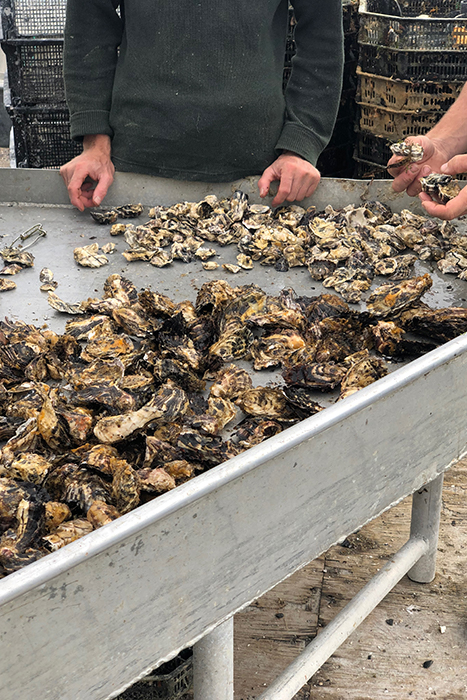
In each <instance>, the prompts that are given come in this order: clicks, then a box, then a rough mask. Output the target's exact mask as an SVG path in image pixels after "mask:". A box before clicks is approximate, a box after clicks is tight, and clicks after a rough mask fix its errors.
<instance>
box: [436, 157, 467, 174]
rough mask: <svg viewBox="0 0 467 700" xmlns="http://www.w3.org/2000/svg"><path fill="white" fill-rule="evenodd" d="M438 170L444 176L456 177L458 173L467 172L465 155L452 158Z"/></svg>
mask: <svg viewBox="0 0 467 700" xmlns="http://www.w3.org/2000/svg"><path fill="white" fill-rule="evenodd" d="M440 170H441V172H442V173H446V175H458V174H459V173H465V172H467V154H465V153H464V154H462V155H459V156H454V158H451V160H448V162H447V163H444V164H443V165H442V166H441V168H440Z"/></svg>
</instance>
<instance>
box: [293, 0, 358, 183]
mask: <svg viewBox="0 0 467 700" xmlns="http://www.w3.org/2000/svg"><path fill="white" fill-rule="evenodd" d="M342 14H343V25H344V40H345V65H344V80H343V85H342V93H341V102H340V107H339V113H338V115H337V121H336V124H335V127H334V131H333V134H332V137H331V140H330V142H329V144H328V146H327V147H326V148H325V150H324V151H323V152H322V154H321V156H320V158H319V160H318V164H317V165H318V168H319V170H320V172H321V174H322V175H326V176H329V177H331V176H332V177H351V176H352V174H353V170H354V162H353V158H352V153H353V148H354V141H355V134H354V124H355V118H356V103H355V93H356V89H357V59H358V18H359V14H358V0H342ZM294 26H295V21H294V16H293V10H292V7H291V8H290V11H289V34H288V38H287V45H286V55H285V67H284V88H285V87H286V85H287V80H288V78H289V75H290V71H291V66H292V59H293V56H294V54H295V43H294Z"/></svg>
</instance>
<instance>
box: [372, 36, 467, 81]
mask: <svg viewBox="0 0 467 700" xmlns="http://www.w3.org/2000/svg"><path fill="white" fill-rule="evenodd" d="M359 67H360V69H361V70H362V71H363V72H364V73H375V74H376V75H384V76H386V77H388V78H398V79H400V80H413V81H415V82H420V81H422V80H434V81H440V82H442V81H445V82H453V81H456V80H461V81H465V80H467V54H466V53H464V52H463V51H397V50H394V49H388V48H385V47H380V46H373V45H370V44H361V45H360V54H359Z"/></svg>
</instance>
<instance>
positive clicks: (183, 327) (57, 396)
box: [0, 222, 467, 575]
mask: <svg viewBox="0 0 467 700" xmlns="http://www.w3.org/2000/svg"><path fill="white" fill-rule="evenodd" d="M328 223H329V222H328ZM334 224H335V222H331V223H330V225H334ZM323 226H324V224H323ZM375 240H376V239H375ZM431 284H432V280H431V278H430V276H429V275H428V274H425V275H423V276H419V277H414V278H411V279H408V280H403V281H400V282H388V283H387V284H384V285H382V286H380V287H378V288H377V289H375V290H374V291H373V293H372V294H371V295H370V296H369V298H368V300H367V309H366V310H365V311H362V312H357V311H355V310H351V309H350V308H349V306H348V304H347V303H346V302H345V301H343V300H342V299H341V298H340V297H338V296H337V295H335V294H323V295H320V296H311V297H307V296H297V295H296V294H295V293H294V291H293V289H290V288H289V289H283V290H282V292H281V293H280V294H279V295H278V296H268V295H267V294H266V293H265V292H264V291H263V290H262V289H261V288H260V287H258V286H256V285H255V284H249V285H244V286H239V287H232V286H230V285H229V284H228V283H227V282H226V281H224V280H214V281H211V282H207V283H206V284H204V285H203V286H202V287H201V288H200V289H199V292H198V294H197V297H196V299H195V300H194V302H192V301H182V302H180V303H176V302H175V301H173V300H172V299H170V298H169V297H167V296H164V295H163V294H160V293H157V292H154V291H151V290H150V289H144V290H142V291H138V290H137V289H136V287H135V286H134V284H133V283H132V282H131V281H129V280H128V279H126V278H124V277H121V276H119V275H111V276H110V277H109V278H108V279H107V280H106V282H105V285H104V291H103V296H102V298H93V299H88V300H86V301H84V302H80V303H77V304H76V305H75V309H74V312H75V313H76V314H78V315H77V316H76V317H74V318H72V319H71V320H68V322H67V323H66V326H65V333H64V334H62V335H59V334H56V333H55V332H53V331H51V330H49V329H47V328H44V327H43V328H36V327H34V326H32V325H28V324H26V323H24V322H20V321H17V322H10V321H9V320H8V319H6V320H5V321H3V322H0V441H2V442H3V447H2V448H1V450H0V526H1V530H0V535H1V537H0V575H6V574H8V573H10V572H12V571H15V570H17V569H19V568H21V567H22V566H24V565H25V564H28V563H29V562H32V561H35V560H37V559H39V558H40V557H43V556H44V555H46V554H47V553H48V552H49V551H53V550H56V549H58V548H60V547H62V546H64V545H66V544H67V543H69V542H72V541H73V540H76V539H77V538H79V537H81V536H83V535H85V534H87V533H88V532H91V531H92V530H93V529H95V528H98V527H101V526H102V525H105V524H106V523H109V522H111V521H113V520H114V519H116V518H118V517H119V516H120V515H122V514H124V513H127V512H129V511H130V510H132V509H133V508H135V507H137V506H138V505H140V504H142V503H145V502H147V501H149V500H151V499H153V498H155V497H157V496H158V495H159V494H162V493H165V492H167V491H169V490H171V489H173V488H175V487H176V486H177V485H179V484H182V483H183V482H185V481H187V480H189V479H191V478H193V477H194V476H195V475H196V474H199V473H201V472H203V471H205V470H207V469H210V468H212V467H214V466H215V465H217V464H220V463H222V462H224V461H225V460H227V459H229V458H230V457H233V456H235V455H238V454H239V453H241V452H242V451H243V450H246V449H248V448H250V447H252V446H254V445H257V444H258V443H260V442H262V441H263V440H265V439H266V438H269V437H271V436H273V435H275V434H277V433H279V432H281V431H282V430H284V429H285V428H287V427H289V426H290V425H293V424H294V423H296V422H298V421H300V420H302V419H304V418H307V417H308V416H312V415H313V414H315V413H317V412H319V411H321V410H323V408H324V406H323V405H322V399H321V397H323V396H326V395H328V396H329V397H331V398H330V399H329V400H328V403H329V402H332V401H334V400H341V399H344V398H346V397H348V396H350V395H351V394H353V393H354V392H356V391H358V390H359V389H360V388H362V387H364V386H367V385H368V384H370V383H371V382H374V381H375V380H377V379H378V378H380V377H382V376H383V375H385V374H386V373H387V371H388V366H387V363H386V361H387V360H388V359H389V360H390V361H397V360H399V359H405V358H412V357H416V356H418V355H420V354H422V353H424V352H426V351H428V350H431V349H432V348H434V347H436V345H438V344H439V343H443V342H445V341H447V340H449V339H451V338H453V337H455V336H457V335H459V334H460V333H463V332H464V331H466V330H467V310H466V309H463V308H457V309H456V308H451V309H438V310H434V309H431V308H429V307H428V306H427V305H426V304H424V303H423V302H422V301H421V297H422V296H423V294H424V293H425V292H426V291H427V290H428V289H429V288H430V287H431ZM50 296H51V298H52V299H53V298H54V297H55V295H54V293H53V292H50ZM63 310H64V311H67V312H69V309H68V308H64V309H63ZM412 333H414V334H416V336H415V337H412ZM239 361H241V364H240V365H239V364H238V362H239ZM245 367H246V368H247V369H245ZM250 369H251V371H250ZM267 369H273V370H274V371H276V372H278V373H279V374H277V375H275V379H274V381H272V382H271V375H270V373H267V372H264V370H267ZM261 372H262V373H263V377H264V379H263V378H262V377H261V375H260V374H259V373H261ZM255 373H258V374H255ZM277 377H280V379H277ZM253 379H254V380H255V381H253ZM254 384H255V386H254ZM258 384H259V386H258ZM261 384H262V385H261ZM323 392H327V394H325V393H323Z"/></svg>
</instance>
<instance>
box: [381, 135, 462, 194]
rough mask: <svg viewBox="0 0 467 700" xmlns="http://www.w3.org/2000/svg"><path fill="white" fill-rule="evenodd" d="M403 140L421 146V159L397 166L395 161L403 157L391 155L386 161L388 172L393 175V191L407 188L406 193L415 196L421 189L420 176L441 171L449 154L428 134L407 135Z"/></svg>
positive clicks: (439, 142) (438, 141)
mask: <svg viewBox="0 0 467 700" xmlns="http://www.w3.org/2000/svg"><path fill="white" fill-rule="evenodd" d="M405 142H406V143H413V144H418V145H419V146H422V148H423V152H424V154H423V158H422V160H420V161H418V162H417V163H410V165H402V166H399V167H397V163H399V162H403V161H404V158H403V157H402V156H392V158H391V159H390V160H389V161H388V165H387V168H388V171H389V173H390V174H391V175H393V176H394V182H393V183H392V189H393V190H394V191H395V192H403V191H404V190H407V194H408V195H410V196H411V197H415V196H416V195H417V194H419V193H420V192H421V191H422V186H421V184H420V178H421V177H426V176H427V175H429V174H430V173H439V172H441V166H442V165H443V164H444V163H446V161H447V160H448V158H449V154H448V151H447V149H446V147H445V146H444V145H443V142H442V141H441V140H440V139H430V138H428V136H409V137H408V138H407V139H405ZM391 166H393V167H391Z"/></svg>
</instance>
